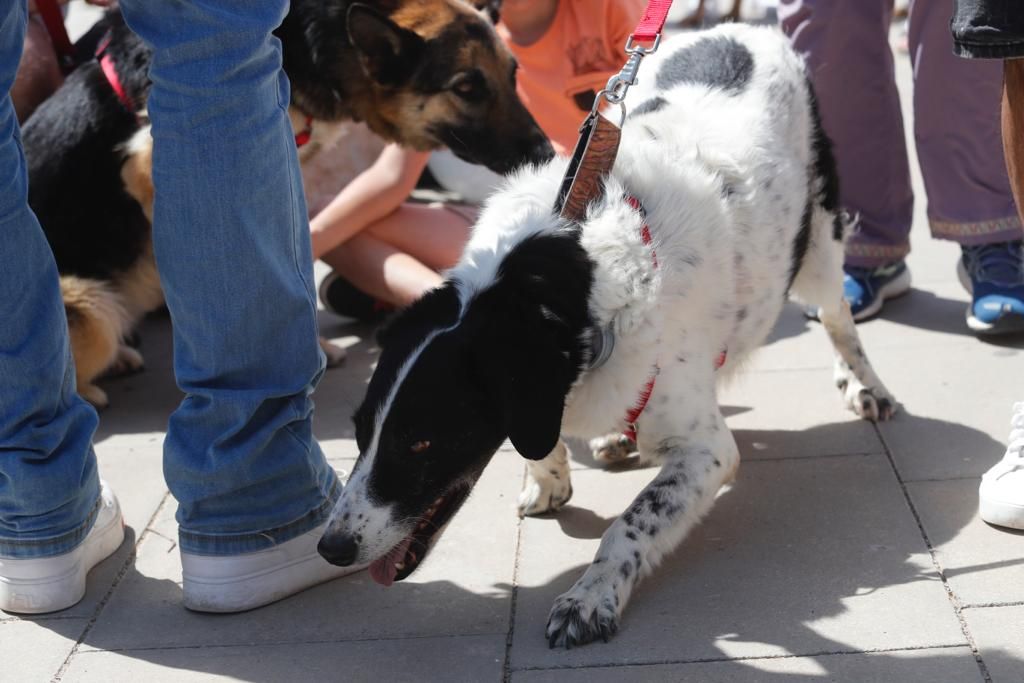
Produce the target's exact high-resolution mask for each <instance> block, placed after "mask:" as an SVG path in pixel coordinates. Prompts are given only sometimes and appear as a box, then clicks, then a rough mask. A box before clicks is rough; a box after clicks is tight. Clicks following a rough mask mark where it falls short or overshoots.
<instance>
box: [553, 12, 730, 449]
mask: <svg viewBox="0 0 1024 683" xmlns="http://www.w3.org/2000/svg"><path fill="white" fill-rule="evenodd" d="M671 7H672V0H647V7H646V8H645V9H644V13H643V16H641V17H640V23H639V24H637V27H636V29H634V30H633V33H631V34H630V36H629V39H628V40H626V48H625V49H626V54H628V55H629V59H627V60H626V64H625V65H624V66H623V67H622V70H621V71H619V73H617V74H615V75H614V76H612V77H611V78H609V79H608V84H607V85H606V86H605V88H604V90H602V91H601V92H599V93H597V97H595V98H594V106H593V107H592V108H591V110H590V114H588V115H587V118H586V119H584V121H583V125H581V126H580V138H579V141H578V142H577V143H576V149H575V150H574V151H573V155H572V158H571V159H570V160H569V168H568V170H567V171H566V174H565V177H564V178H563V179H562V186H561V188H560V189H559V192H558V198H557V199H556V201H555V211H556V212H558V214H559V215H561V216H562V217H564V218H566V219H568V220H570V221H573V222H579V221H580V220H582V218H583V217H584V216H585V215H586V207H587V205H588V204H589V203H590V202H591V201H593V200H594V199H597V198H598V197H599V196H600V194H601V192H602V190H603V183H602V179H603V177H604V176H605V175H607V174H608V172H609V171H611V168H612V166H613V165H614V164H615V155H616V153H617V152H618V148H619V138H620V135H621V131H620V129H619V128H617V127H616V126H614V125H612V124H611V123H609V122H608V120H607V119H605V118H604V117H603V116H601V115H600V114H599V113H598V109H599V108H600V106H601V100H602V99H603V100H604V101H605V102H607V103H608V104H617V105H619V107H621V109H622V121H623V122H624V121H625V120H626V108H625V105H624V104H623V101H624V100H625V98H626V91H627V90H629V87H630V86H631V85H634V84H635V83H636V75H637V71H639V69H640V62H641V60H642V59H643V58H644V57H646V56H647V55H649V54H651V53H653V52H654V51H656V50H657V49H658V46H659V45H660V44H661V31H662V29H663V28H664V27H665V20H666V18H667V17H668V11H669V8H671ZM638 43H650V46H649V47H644V46H643V45H639V44H638ZM626 201H627V202H628V203H629V205H630V206H631V207H633V209H635V210H636V211H637V212H639V213H640V215H641V217H642V218H643V219H644V222H643V226H642V227H641V228H640V239H641V240H642V241H643V243H644V244H645V245H647V246H650V245H651V242H652V238H651V230H650V227H649V226H648V225H647V214H646V211H644V208H643V206H642V205H641V204H640V200H638V199H637V198H636V197H634V196H633V195H628V196H627V197H626ZM651 260H652V261H653V262H654V267H655V268H657V267H658V255H657V253H655V251H654V247H651ZM725 359H726V351H725V350H723V351H722V352H721V353H720V354H719V355H718V357H717V358H716V359H715V369H716V370H718V369H719V368H721V367H722V366H723V365H725ZM657 377H658V366H657V365H655V366H654V368H653V372H652V373H651V376H650V377H649V378H648V380H647V382H646V383H645V384H644V387H643V389H641V391H640V396H639V397H638V398H637V400H636V403H634V404H633V407H631V408H630V409H629V411H628V412H627V413H626V420H625V421H626V429H625V430H623V434H625V435H626V436H628V437H629V438H630V439H632V440H633V441H636V421H637V420H638V419H639V418H640V413H642V412H643V411H644V408H646V407H647V402H648V401H649V400H650V398H651V393H652V392H653V391H654V382H655V380H656V379H657Z"/></svg>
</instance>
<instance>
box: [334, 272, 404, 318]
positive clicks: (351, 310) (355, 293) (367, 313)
mask: <svg viewBox="0 0 1024 683" xmlns="http://www.w3.org/2000/svg"><path fill="white" fill-rule="evenodd" d="M319 294H320V301H321V302H323V305H324V308H326V309H327V310H328V311H330V312H331V313H334V314H335V315H340V316H344V317H346V318H355V319H356V320H359V321H361V322H366V323H376V322H380V321H381V320H383V319H384V318H385V317H386V316H387V315H388V313H390V312H391V311H392V310H394V309H393V308H392V306H391V305H390V304H386V303H384V302H383V301H378V300H376V299H374V298H373V297H372V296H370V295H369V294H367V293H366V292H364V291H363V290H361V289H359V288H357V287H356V286H355V285H353V284H352V283H351V282H349V281H348V280H346V279H345V278H343V277H341V276H340V275H338V274H337V273H335V272H334V271H331V273H330V274H329V275H328V276H327V277H325V278H324V279H323V281H322V282H321V283H320V290H319Z"/></svg>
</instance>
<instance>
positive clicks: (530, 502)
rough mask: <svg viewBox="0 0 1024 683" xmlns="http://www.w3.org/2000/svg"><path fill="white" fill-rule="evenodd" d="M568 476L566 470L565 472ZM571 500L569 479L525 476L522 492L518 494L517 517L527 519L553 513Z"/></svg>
mask: <svg viewBox="0 0 1024 683" xmlns="http://www.w3.org/2000/svg"><path fill="white" fill-rule="evenodd" d="M565 474H566V475H568V474H569V472H568V470H566V472H565ZM570 498H572V482H571V481H569V477H568V476H565V477H561V478H556V477H554V476H553V475H552V476H550V477H544V478H541V479H535V478H534V476H533V475H532V474H527V475H526V482H525V483H524V484H523V490H522V491H520V492H519V516H520V517H527V516H532V515H542V514H544V513H545V512H554V511H555V510H558V509H560V508H561V507H562V506H563V505H565V504H566V503H568V502H569V499H570Z"/></svg>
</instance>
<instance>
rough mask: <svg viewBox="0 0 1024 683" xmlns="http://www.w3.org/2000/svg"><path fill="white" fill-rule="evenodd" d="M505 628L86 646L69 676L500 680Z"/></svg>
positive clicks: (154, 680) (80, 680)
mask: <svg viewBox="0 0 1024 683" xmlns="http://www.w3.org/2000/svg"><path fill="white" fill-rule="evenodd" d="M504 655H505V636H504V635H503V634H502V635H494V636H462V637H456V638H411V639H397V640H364V641H348V642H331V641H324V640H320V641H318V642H311V643H298V644H289V645H274V644H269V645H266V644H265V645H257V646H230V647H216V646H215V647H194V648H191V647H190V648H175V649H159V648H158V649H152V650H127V651H118V652H86V653H82V654H79V655H77V656H76V657H75V658H74V659H73V660H72V662H71V666H70V667H69V668H68V671H67V674H66V675H65V676H64V678H63V679H62V680H63V681H64V683H89V682H90V681H96V682H98V683H107V681H147V682H148V683H185V682H187V681H238V680H245V681H346V682H348V681H351V682H353V683H355V682H357V681H370V682H373V683H376V682H377V681H393V682H395V683H398V682H399V681H409V682H411V683H412V682H416V683H418V682H419V681H494V682H495V683H497V682H498V681H500V680H501V667H502V662H503V658H504Z"/></svg>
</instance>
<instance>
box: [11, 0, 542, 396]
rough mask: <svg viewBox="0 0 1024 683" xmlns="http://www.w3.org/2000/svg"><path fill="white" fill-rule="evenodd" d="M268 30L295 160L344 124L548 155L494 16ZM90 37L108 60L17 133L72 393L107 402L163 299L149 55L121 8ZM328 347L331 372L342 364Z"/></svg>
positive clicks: (388, 6) (328, 10) (350, 20)
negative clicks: (110, 385)
mask: <svg viewBox="0 0 1024 683" xmlns="http://www.w3.org/2000/svg"><path fill="white" fill-rule="evenodd" d="M275 33H276V35H277V36H278V37H279V38H280V40H281V44H282V50H283V58H284V69H285V71H286V73H287V74H288V77H289V80H290V82H291V88H292V90H291V99H292V106H291V109H290V111H289V114H290V116H291V119H292V124H293V127H294V129H295V131H296V142H297V144H301V148H300V150H299V154H300V159H301V160H308V159H309V158H311V157H312V156H313V155H315V154H316V153H317V152H319V151H320V150H323V149H326V148H329V147H330V146H331V145H333V144H334V142H335V141H336V140H337V139H338V137H339V135H340V134H341V131H342V127H343V125H344V122H346V121H349V120H362V121H365V122H366V123H367V124H368V125H369V127H370V128H371V129H372V130H373V131H374V132H376V133H377V134H379V135H381V136H382V137H384V138H386V139H388V140H393V141H396V142H399V143H401V144H403V145H406V146H409V147H413V148H416V149H421V150H426V149H433V148H437V147H442V146H447V147H449V148H450V149H452V150H453V151H454V152H455V153H456V154H457V155H459V156H461V157H462V158H464V159H466V160H468V161H472V162H476V163H482V164H484V165H486V166H488V167H489V168H491V169H493V170H496V171H499V172H505V171H508V170H510V169H511V168H513V167H515V166H518V165H519V164H521V163H524V162H531V161H542V160H546V159H549V158H551V156H552V154H553V151H552V149H551V146H550V143H549V142H548V141H547V138H546V137H545V136H544V134H543V133H542V132H541V130H540V128H539V127H538V126H537V124H536V122H535V121H534V120H533V118H532V117H531V116H530V114H529V112H527V111H526V109H525V107H523V105H522V103H521V102H520V101H519V99H518V96H517V95H516V91H515V69H516V63H515V60H514V59H513V57H512V55H511V53H510V52H509V51H508V49H507V48H506V47H505V45H504V43H502V41H501V39H500V38H499V37H498V36H497V34H496V33H495V31H494V29H493V26H492V25H491V23H490V21H489V20H488V18H487V16H486V15H485V13H484V12H483V11H481V10H477V9H475V8H474V7H473V6H471V5H470V4H468V3H466V2H463V1H462V0H426V1H424V0H380V1H379V2H376V3H374V5H373V6H372V7H371V6H370V5H366V4H361V3H354V2H351V0H294V1H293V2H292V4H291V9H290V12H289V14H288V16H287V18H286V19H285V21H284V23H282V25H281V26H280V28H279V29H278V30H277V31H276V32H275ZM89 35H90V37H91V38H90V39H91V40H92V41H94V42H96V43H98V44H100V48H101V49H100V52H101V53H102V59H97V60H96V61H93V62H89V63H86V64H83V65H82V66H81V67H79V68H78V69H77V70H76V71H75V72H74V73H72V74H71V75H70V76H69V77H68V79H67V81H66V82H65V84H64V85H63V86H62V87H61V88H60V89H59V90H58V91H57V93H55V94H54V96H53V97H51V98H50V99H49V100H47V101H46V102H45V103H44V104H43V105H42V106H41V107H40V108H39V109H38V110H37V111H36V113H35V114H34V115H33V116H32V117H31V118H30V119H29V120H28V121H27V122H26V124H25V127H24V130H23V140H24V145H25V152H26V157H27V159H28V170H29V187H30V195H29V203H30V205H31V206H32V208H33V209H34V210H35V212H36V215H37V216H38V217H39V220H40V223H41V224H42V226H43V229H44V231H45V232H46V235H47V238H48V239H49V241H50V245H51V247H52V248H53V251H54V255H55V257H56V260H57V265H58V269H59V270H60V272H61V274H62V276H63V277H62V280H61V288H62V292H63V294H64V301H65V308H66V309H67V316H68V322H69V331H70V335H71V344H72V349H73V353H74V356H75V362H76V369H77V378H78V387H79V392H80V393H81V394H82V395H83V396H84V397H85V398H86V399H88V400H89V401H91V402H92V403H93V404H95V405H97V406H104V405H106V403H107V397H106V395H105V394H104V392H103V391H102V390H101V389H100V388H99V387H97V386H96V385H95V384H94V383H93V380H94V379H95V378H96V377H97V376H98V375H100V374H101V373H103V372H105V371H108V370H111V369H113V370H115V371H116V370H131V369H138V368H141V366H142V357H141V356H140V355H139V353H138V352H137V351H135V350H134V349H132V348H129V347H128V346H126V345H125V344H124V338H125V337H126V336H127V335H128V334H129V333H130V332H131V330H132V328H133V327H134V325H135V324H136V323H137V322H138V320H139V319H140V318H141V317H142V315H144V314H145V313H146V312H148V311H151V310H153V309H155V308H157V307H159V306H160V305H161V304H162V302H163V296H162V292H161V290H160V283H159V278H158V276H157V273H156V267H155V263H154V259H153V252H152V244H151V235H150V217H151V215H152V214H151V204H152V195H153V191H152V181H151V179H150V172H149V171H150V159H151V149H150V148H151V140H150V139H149V136H148V129H146V128H145V124H144V117H143V116H140V112H141V111H143V110H144V109H145V105H146V99H147V96H148V94H149V87H150V83H149V79H148V68H149V62H150V53H149V50H148V48H146V46H145V45H144V44H143V43H142V41H141V40H140V39H139V38H138V37H137V36H135V35H134V34H133V33H132V32H131V31H130V30H129V29H128V27H127V26H125V24H124V20H123V19H122V17H121V15H120V14H119V13H118V12H116V11H115V12H110V13H108V14H107V15H105V17H104V19H103V20H102V21H101V22H100V24H98V25H97V27H96V28H95V29H93V30H92V31H90V34H89ZM111 71H112V72H114V73H115V74H116V81H117V83H116V87H115V83H114V81H112V80H111V78H110V76H109V73H110V72H111ZM118 90H120V92H118ZM140 131H141V132H140ZM126 160H127V161H126ZM147 214H149V216H147ZM321 346H322V347H323V348H324V350H325V352H326V353H327V355H328V361H329V363H331V364H334V363H336V362H338V361H340V360H341V358H342V357H343V354H344V352H343V351H342V349H340V348H337V347H333V346H331V345H328V344H327V343H326V342H325V341H324V340H321Z"/></svg>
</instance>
